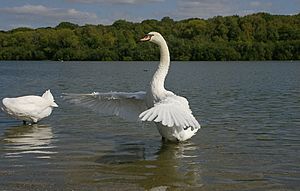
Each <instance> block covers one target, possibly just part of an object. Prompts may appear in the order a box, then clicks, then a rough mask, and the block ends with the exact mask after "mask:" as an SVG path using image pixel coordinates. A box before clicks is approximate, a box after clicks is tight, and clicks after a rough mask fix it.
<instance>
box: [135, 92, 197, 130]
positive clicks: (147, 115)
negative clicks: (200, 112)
mask: <svg viewBox="0 0 300 191" xmlns="http://www.w3.org/2000/svg"><path fill="white" fill-rule="evenodd" d="M139 118H140V119H141V120H142V121H154V122H161V123H162V124H163V125H165V126H168V127H173V126H177V127H181V128H184V129H185V128H188V127H191V128H194V129H199V128H200V124H199V123H198V121H197V120H196V119H195V117H194V116H193V114H192V111H191V110H190V108H189V105H188V101H187V100H186V99H185V98H183V97H180V96H176V95H173V96H169V97H167V98H166V99H164V100H163V101H161V102H158V103H156V104H154V107H152V108H150V109H148V110H146V111H144V112H143V113H141V114H140V115H139Z"/></svg>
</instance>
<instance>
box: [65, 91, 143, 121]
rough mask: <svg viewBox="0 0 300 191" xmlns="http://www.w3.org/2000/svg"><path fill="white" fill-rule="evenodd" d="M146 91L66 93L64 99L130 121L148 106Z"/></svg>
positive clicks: (135, 119)
mask: <svg viewBox="0 0 300 191" xmlns="http://www.w3.org/2000/svg"><path fill="white" fill-rule="evenodd" d="M145 94H146V93H145V92H142V91H140V92H134V93H126V92H109V93H99V92H94V93H91V94H64V99H66V100H68V101H70V102H71V103H75V104H78V105H81V106H84V107H87V108H90V109H92V110H94V111H96V112H98V113H99V114H101V115H115V116H118V117H121V118H123V119H126V120H128V121H137V120H138V115H139V114H140V113H141V112H142V111H144V110H145V109H146V108H147V107H146V104H145Z"/></svg>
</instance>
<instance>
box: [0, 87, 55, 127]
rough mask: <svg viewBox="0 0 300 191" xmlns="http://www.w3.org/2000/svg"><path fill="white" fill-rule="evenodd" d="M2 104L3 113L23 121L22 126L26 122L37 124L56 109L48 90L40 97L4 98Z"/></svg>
mask: <svg viewBox="0 0 300 191" xmlns="http://www.w3.org/2000/svg"><path fill="white" fill-rule="evenodd" d="M2 104H3V107H2V110H3V111H4V112H6V113H7V114H8V115H10V116H12V117H14V118H16V119H20V120H23V122H24V124H25V123H26V122H29V123H37V122H38V121H40V120H41V119H43V118H45V117H47V116H49V115H50V114H51V112H52V109H53V108H54V107H58V105H57V104H56V103H55V102H54V98H53V96H52V94H51V92H50V90H47V91H46V92H45V93H44V94H43V95H42V96H35V95H29V96H22V97H16V98H4V99H3V100H2Z"/></svg>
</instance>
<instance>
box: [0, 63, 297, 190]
mask: <svg viewBox="0 0 300 191" xmlns="http://www.w3.org/2000/svg"><path fill="white" fill-rule="evenodd" d="M156 64H157V63H156V62H150V63H149V62H147V63H146V62H145V63H143V62H121V63H118V62H114V63H109V62H106V63H103V62H63V63H60V62H45V61H38V62H31V61H29V62H14V61H11V62H0V98H3V97H13V96H20V95H28V94H42V93H43V92H44V91H45V90H46V89H48V88H50V89H51V91H52V93H53V94H54V96H55V99H56V102H57V104H58V105H59V108H56V109H55V110H54V111H53V113H52V115H51V116H50V117H48V118H46V119H44V120H43V121H41V122H40V123H39V124H38V125H33V126H24V125H22V123H21V122H20V121H16V120H14V119H11V118H9V117H7V116H6V115H5V114H4V113H3V112H0V190H151V189H152V190H298V189H299V186H300V183H299V182H300V131H299V130H300V129H299V128H300V75H299V74H300V62H226V63H224V62H215V63H213V62H184V63H180V62H175V63H172V66H171V69H170V73H169V75H168V78H167V81H166V86H167V89H170V90H172V91H173V92H175V93H177V94H179V95H182V96H185V97H187V98H188V100H189V102H190V106H191V108H192V110H193V113H194V115H195V117H196V118H197V119H198V120H199V122H200V124H201V126H202V128H201V129H200V130H199V131H198V133H197V135H196V136H195V137H193V138H192V139H191V140H189V141H187V142H184V143H180V144H166V143H162V142H161V138H160V136H159V134H158V132H157V130H156V128H155V126H154V125H153V124H151V123H147V124H145V125H141V124H138V123H130V122H126V121H123V120H121V119H118V118H115V117H99V116H98V115H97V114H95V113H93V112H92V111H89V110H88V109H82V108H80V107H76V106H74V105H69V104H68V103H66V102H64V101H63V99H62V98H61V97H60V96H61V93H90V92H93V91H101V92H107V91H111V90H114V91H128V92H130V91H140V90H145V87H146V85H147V84H148V83H149V80H150V79H151V76H152V74H153V72H154V70H155V67H156Z"/></svg>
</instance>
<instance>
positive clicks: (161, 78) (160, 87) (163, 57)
mask: <svg viewBox="0 0 300 191" xmlns="http://www.w3.org/2000/svg"><path fill="white" fill-rule="evenodd" d="M158 45H159V48H160V62H159V65H158V68H157V70H156V72H155V73H154V75H153V78H152V81H151V84H150V86H151V91H152V94H153V96H155V97H156V96H161V94H162V93H164V92H165V91H166V90H165V87H164V84H165V79H166V76H167V74H168V70H169V66H170V54H169V49H168V46H167V43H166V41H165V40H162V41H160V42H159V43H158Z"/></svg>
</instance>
